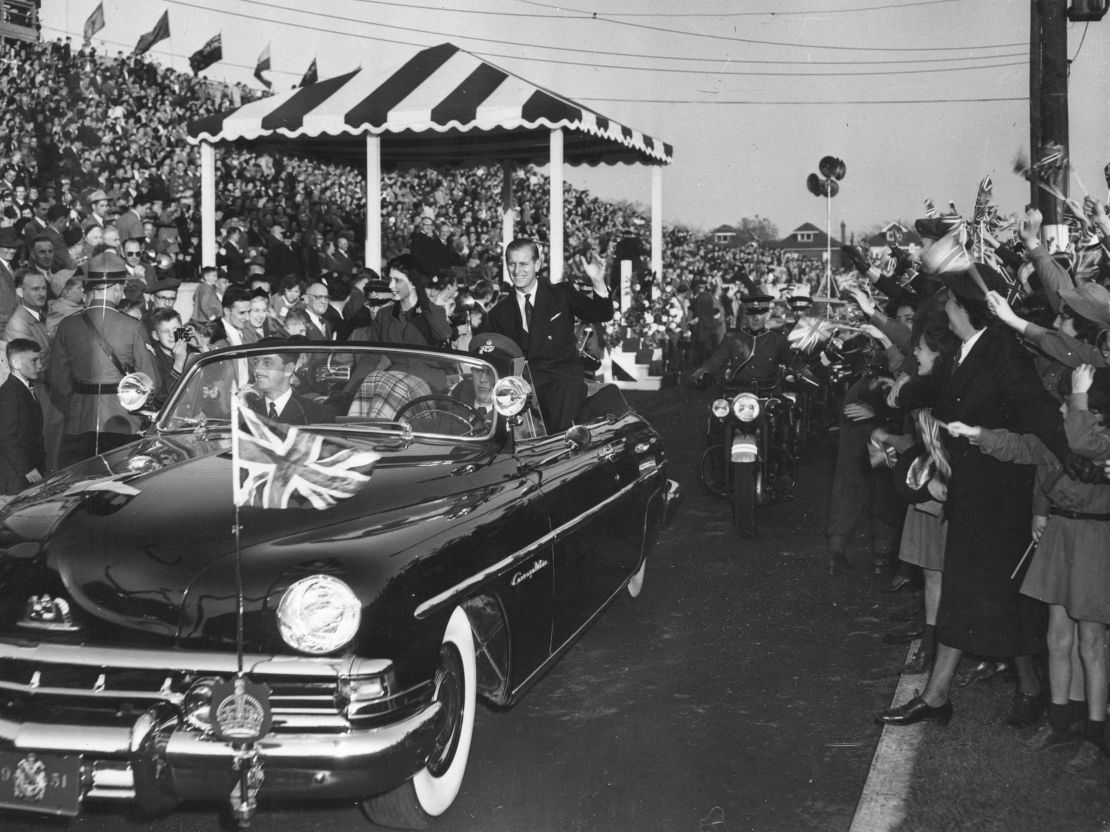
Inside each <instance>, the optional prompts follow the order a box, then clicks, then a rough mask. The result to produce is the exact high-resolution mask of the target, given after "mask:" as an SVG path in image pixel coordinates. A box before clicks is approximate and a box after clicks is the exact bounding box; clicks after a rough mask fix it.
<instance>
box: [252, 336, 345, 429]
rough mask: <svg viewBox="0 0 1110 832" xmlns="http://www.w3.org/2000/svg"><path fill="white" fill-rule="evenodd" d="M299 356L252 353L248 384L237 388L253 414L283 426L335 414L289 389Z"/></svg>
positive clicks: (324, 420)
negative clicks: (239, 388)
mask: <svg viewBox="0 0 1110 832" xmlns="http://www.w3.org/2000/svg"><path fill="white" fill-rule="evenodd" d="M300 358H301V357H300V355H299V354H298V353H273V354H267V355H252V356H251V357H250V359H249V367H250V380H251V384H249V385H247V386H246V387H244V388H243V389H242V391H241V395H242V397H243V402H244V403H245V404H246V406H247V407H249V408H251V410H253V411H254V412H255V413H258V414H261V415H262V416H265V417H267V418H268V419H271V420H272V421H275V422H280V423H282V424H285V425H313V424H319V423H327V422H334V421H335V413H334V412H332V409H331V408H330V407H328V406H326V405H323V404H318V403H317V402H315V401H313V400H312V399H310V398H308V397H307V396H298V395H297V394H295V393H294V392H293V376H294V375H295V374H296V372H297V365H298V363H299V362H300Z"/></svg>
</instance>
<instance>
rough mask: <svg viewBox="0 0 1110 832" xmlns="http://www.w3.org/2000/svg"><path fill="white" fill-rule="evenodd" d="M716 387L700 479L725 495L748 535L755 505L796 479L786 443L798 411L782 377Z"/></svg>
mask: <svg viewBox="0 0 1110 832" xmlns="http://www.w3.org/2000/svg"><path fill="white" fill-rule="evenodd" d="M719 391H720V394H721V395H720V396H719V397H718V398H716V399H714V400H713V402H712V403H711V404H710V405H709V418H708V421H707V424H706V440H707V446H708V447H706V449H705V451H704V452H703V453H702V457H701V465H700V466H699V472H698V473H699V479H700V480H701V483H702V485H703V486H704V487H705V488H706V489H707V490H708V491H710V492H711V493H714V494H717V495H719V496H723V497H728V498H729V501H730V503H731V506H732V523H733V527H734V528H735V529H736V532H737V533H738V534H741V535H751V534H754V533H755V510H756V507H757V506H766V505H770V504H771V503H774V502H776V501H778V500H780V499H784V498H786V497H788V496H789V495H790V493H791V492H792V491H793V490H794V486H795V485H796V484H797V463H796V461H795V457H794V454H793V453H792V452H791V451H790V449H791V448H793V447H794V445H795V439H794V433H795V431H796V426H797V423H798V421H799V419H800V414H799V412H798V409H797V405H796V404H795V403H794V402H792V401H791V400H790V399H789V398H787V397H786V396H784V395H783V394H782V385H781V379H776V380H775V382H774V383H773V384H768V385H765V386H761V387H756V388H752V387H729V386H726V385H720V386H719Z"/></svg>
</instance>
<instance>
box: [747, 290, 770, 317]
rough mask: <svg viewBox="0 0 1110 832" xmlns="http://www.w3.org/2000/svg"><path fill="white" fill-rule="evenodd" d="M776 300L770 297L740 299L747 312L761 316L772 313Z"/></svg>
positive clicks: (756, 296)
mask: <svg viewBox="0 0 1110 832" xmlns="http://www.w3.org/2000/svg"><path fill="white" fill-rule="evenodd" d="M774 300H775V299H774V298H773V297H771V296H770V295H744V296H743V297H742V298H740V303H741V304H742V305H743V307H744V311H745V312H752V313H754V314H757V315H759V314H762V313H763V312H770V311H771V304H772V303H773V302H774Z"/></svg>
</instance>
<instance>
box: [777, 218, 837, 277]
mask: <svg viewBox="0 0 1110 832" xmlns="http://www.w3.org/2000/svg"><path fill="white" fill-rule="evenodd" d="M828 242H829V238H828V235H827V234H825V232H824V231H822V230H821V229H820V228H818V227H817V226H816V225H814V224H813V223H811V222H807V223H803V224H802V225H799V226H798V227H797V228H795V229H794V230H793V231H791V232H790V233H789V234H787V235H786V236H785V237H783V238H782V239H781V240H779V241H778V242H777V243H776V244H775V246H776V248H778V249H780V250H781V251H784V252H789V253H793V254H797V255H799V256H801V257H806V258H808V259H811V260H820V261H822V262H824V259H825V251H826V244H827V243H828ZM832 267H833V268H834V269H839V268H840V267H841V265H840V241H839V240H837V239H836V238H835V237H834V238H833V239H832Z"/></svg>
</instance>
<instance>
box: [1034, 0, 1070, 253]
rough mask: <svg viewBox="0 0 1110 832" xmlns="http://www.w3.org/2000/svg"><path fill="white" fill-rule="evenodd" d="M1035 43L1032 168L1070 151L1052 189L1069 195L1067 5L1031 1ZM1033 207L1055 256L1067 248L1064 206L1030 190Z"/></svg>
mask: <svg viewBox="0 0 1110 832" xmlns="http://www.w3.org/2000/svg"><path fill="white" fill-rule="evenodd" d="M1031 3H1032V15H1031V19H1030V37H1029V154H1030V160H1031V162H1036V161H1037V159H1038V158H1039V157H1040V152H1041V148H1043V147H1044V146H1045V145H1049V144H1056V145H1059V146H1061V147H1063V149H1064V159H1065V164H1064V166H1063V167H1062V168H1061V169H1060V172H1059V174H1058V175H1057V176H1055V177H1053V180H1054V181H1048V182H1047V184H1049V185H1051V186H1052V187H1054V188H1056V189H1057V190H1059V191H1060V192H1061V193H1064V194H1067V193H1068V183H1069V179H1070V176H1069V164H1068V162H1067V161H1066V160H1067V159H1068V155H1067V154H1068V30H1067V22H1068V21H1067V0H1031ZM1030 203H1031V204H1033V205H1036V206H1037V207H1038V208H1040V210H1041V214H1042V215H1044V225H1043V231H1042V233H1043V235H1044V239H1045V241H1046V242H1049V241H1051V243H1050V248H1051V250H1052V251H1059V250H1061V249H1062V248H1064V247H1065V246H1066V245H1067V241H1068V232H1067V226H1066V225H1065V224H1064V206H1063V205H1062V204H1061V202H1060V201H1059V200H1058V199H1056V198H1055V197H1054V196H1052V194H1050V193H1047V192H1045V191H1044V190H1043V189H1041V188H1038V187H1036V186H1035V185H1030Z"/></svg>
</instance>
